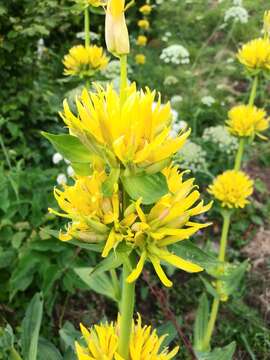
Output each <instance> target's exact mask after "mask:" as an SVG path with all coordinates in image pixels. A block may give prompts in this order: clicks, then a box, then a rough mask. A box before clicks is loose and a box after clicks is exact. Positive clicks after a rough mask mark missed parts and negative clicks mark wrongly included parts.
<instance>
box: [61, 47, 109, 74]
mask: <svg viewBox="0 0 270 360" xmlns="http://www.w3.org/2000/svg"><path fill="white" fill-rule="evenodd" d="M108 62H109V59H108V58H107V57H106V56H105V54H104V52H103V48H102V47H98V46H96V45H94V46H88V47H84V46H83V45H77V46H73V47H72V48H71V49H70V50H69V52H68V54H67V55H65V56H64V60H63V64H64V66H65V70H64V74H65V75H79V76H91V75H93V74H94V73H95V72H96V71H97V70H102V69H104V68H105V67H106V66H107V65H108Z"/></svg>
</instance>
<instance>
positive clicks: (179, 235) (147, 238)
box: [50, 167, 212, 286]
mask: <svg viewBox="0 0 270 360" xmlns="http://www.w3.org/2000/svg"><path fill="white" fill-rule="evenodd" d="M163 173H164V175H165V176H166V179H167V183H168V187H169V193H168V194H167V195H164V196H163V197H161V198H160V200H158V201H157V203H156V204H154V205H153V206H152V208H150V209H149V206H148V208H147V211H145V210H144V208H143V206H142V205H141V201H140V200H137V201H136V202H131V204H130V205H129V206H128V207H127V208H126V210H125V211H124V214H123V216H122V217H121V220H120V214H121V213H122V209H121V202H120V198H121V194H120V193H119V191H118V188H117V187H116V188H115V191H114V194H113V195H112V196H110V197H105V196H104V195H103V193H102V183H103V182H104V181H105V180H106V178H107V175H106V173H105V172H101V173H98V172H94V174H93V175H92V176H85V177H78V178H77V179H76V178H75V185H73V186H64V189H63V191H60V190H58V189H55V198H56V200H57V202H58V205H59V207H60V208H61V209H62V210H63V211H64V213H59V212H57V211H55V210H52V209H50V212H52V213H54V214H56V215H58V216H62V217H65V218H68V219H70V220H71V223H70V224H69V225H68V228H67V232H66V233H64V234H63V233H61V232H60V235H59V238H60V240H64V241H68V240H71V239H72V238H73V237H74V238H77V239H78V240H81V241H86V242H90V243H100V244H102V245H103V251H102V256H103V257H106V256H108V254H109V253H110V252H111V251H112V250H114V249H116V248H117V246H118V245H119V244H120V243H121V242H126V244H128V245H129V247H130V248H131V249H134V250H135V251H136V252H137V254H138V255H139V261H138V264H137V266H136V267H135V269H134V270H133V271H132V272H131V273H130V275H129V276H128V278H127V281H128V282H133V281H135V280H136V279H137V278H138V277H139V276H140V274H141V272H142V270H143V266H144V264H145V262H146V261H149V262H151V263H152V265H153V266H154V269H155V271H156V273H157V275H158V277H159V278H160V280H161V281H162V283H163V284H164V285H165V286H172V282H171V281H170V280H169V279H168V278H167V276H166V274H165V273H164V271H163V269H162V267H161V265H160V263H161V262H165V263H168V264H170V265H173V266H175V267H177V268H178V269H182V270H184V271H187V272H191V273H192V272H199V271H202V270H203V269H202V268H201V267H200V266H198V265H196V264H193V263H192V262H190V261H187V260H184V259H182V258H180V257H179V256H176V255H175V254H174V253H173V252H170V250H169V248H168V246H170V245H172V244H175V243H177V242H179V241H182V240H185V239H188V238H189V237H190V236H192V235H193V234H195V233H196V232H197V231H198V230H200V229H202V228H204V227H206V226H208V225H209V223H206V224H200V223H197V222H194V220H192V218H193V217H194V216H196V215H199V214H201V213H203V212H206V211H208V210H209V208H210V207H211V205H212V204H211V203H210V204H208V205H204V203H203V201H199V199H200V193H199V191H198V190H196V189H195V188H196V187H195V186H194V184H193V183H194V179H189V180H186V181H184V180H183V173H182V174H178V170H177V167H174V168H167V169H165V170H164V171H163ZM144 211H145V212H144Z"/></svg>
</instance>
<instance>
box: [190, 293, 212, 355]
mask: <svg viewBox="0 0 270 360" xmlns="http://www.w3.org/2000/svg"><path fill="white" fill-rule="evenodd" d="M208 320H209V302H208V299H207V296H206V294H205V293H203V294H202V296H201V298H200V301H199V307H198V310H197V314H196V319H195V324H194V347H195V349H197V350H201V349H202V348H203V340H204V337H205V333H206V329H207V325H208Z"/></svg>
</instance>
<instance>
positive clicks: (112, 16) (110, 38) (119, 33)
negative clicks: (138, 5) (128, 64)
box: [105, 0, 130, 56]
mask: <svg viewBox="0 0 270 360" xmlns="http://www.w3.org/2000/svg"><path fill="white" fill-rule="evenodd" d="M105 38H106V45H107V49H108V51H110V52H111V53H112V54H114V55H116V56H121V55H126V54H128V53H129V51H130V45H129V36H128V29H127V25H126V20H125V0H108V1H107V8H106V20H105Z"/></svg>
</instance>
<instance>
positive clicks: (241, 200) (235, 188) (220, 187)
mask: <svg viewBox="0 0 270 360" xmlns="http://www.w3.org/2000/svg"><path fill="white" fill-rule="evenodd" d="M208 192H209V193H210V194H212V195H214V197H215V198H216V199H217V200H219V201H220V202H221V205H222V206H223V207H227V208H230V209H232V208H244V207H245V206H246V205H247V204H248V203H249V201H248V200H247V198H248V197H249V196H250V195H251V194H252V193H253V181H252V180H251V179H250V178H249V177H248V175H246V174H245V173H244V172H242V171H236V170H227V171H225V172H224V173H223V174H221V175H219V176H217V178H216V179H215V180H214V182H213V184H212V185H210V186H209V188H208Z"/></svg>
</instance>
